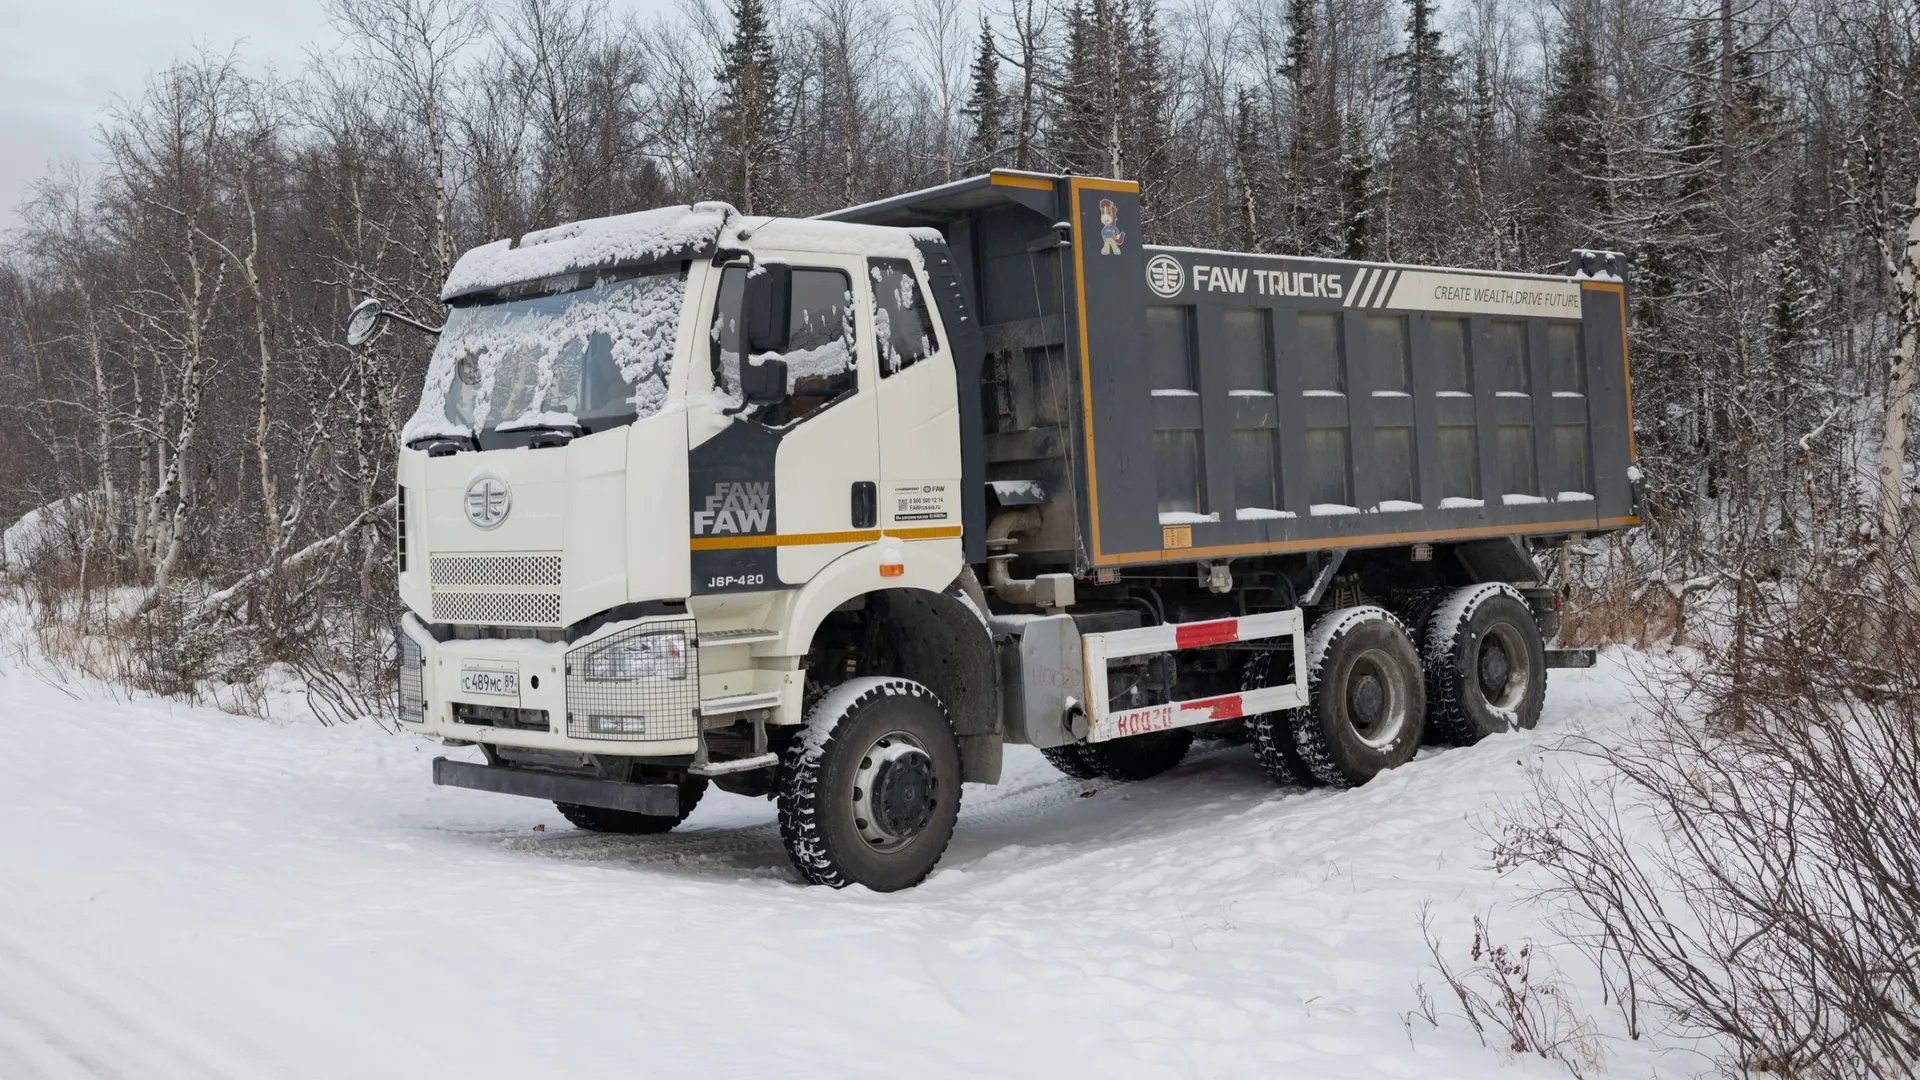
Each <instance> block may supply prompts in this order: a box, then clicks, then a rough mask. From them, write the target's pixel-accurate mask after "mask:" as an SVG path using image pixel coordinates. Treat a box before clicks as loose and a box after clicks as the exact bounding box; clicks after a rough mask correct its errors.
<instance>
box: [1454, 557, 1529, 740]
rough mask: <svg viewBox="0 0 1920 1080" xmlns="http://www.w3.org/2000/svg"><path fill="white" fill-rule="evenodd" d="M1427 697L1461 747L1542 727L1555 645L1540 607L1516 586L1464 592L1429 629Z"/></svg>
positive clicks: (1498, 585) (1472, 588)
mask: <svg viewBox="0 0 1920 1080" xmlns="http://www.w3.org/2000/svg"><path fill="white" fill-rule="evenodd" d="M1426 637H1427V642H1426V648H1425V650H1424V654H1425V655H1424V659H1425V662H1426V682H1427V697H1428V700H1429V701H1430V702H1431V703H1432V706H1431V711H1432V719H1431V721H1430V722H1431V723H1432V724H1433V725H1434V729H1435V733H1436V734H1437V735H1438V736H1439V737H1440V738H1441V739H1443V740H1445V741H1447V742H1450V743H1454V744H1456V745H1460V746H1467V745H1471V744H1473V743H1476V742H1479V741H1480V740H1481V739H1483V738H1486V737H1487V736H1488V735H1493V734H1497V733H1499V732H1502V731H1512V730H1514V729H1516V728H1530V727H1533V726H1534V725H1535V724H1537V723H1539V722H1540V707H1541V705H1542V704H1543V703H1544V702H1545V701H1546V696H1547V647H1546V644H1545V643H1544V642H1543V641H1541V639H1540V627H1539V625H1538V624H1536V623H1535V622H1534V621H1533V609H1532V608H1531V607H1530V606H1529V605H1528V604H1527V600H1526V597H1524V596H1522V595H1520V591H1519V590H1518V589H1515V588H1514V587H1513V586H1511V585H1506V584H1501V583H1498V582H1494V583H1489V584H1486V585H1474V586H1470V587H1468V588H1465V589H1460V590H1458V591H1456V592H1454V593H1453V594H1452V595H1450V596H1449V597H1447V599H1446V600H1445V601H1444V602H1442V603H1441V604H1440V606H1439V607H1437V608H1435V609H1434V612H1433V616H1432V618H1431V620H1430V621H1429V622H1428V624H1427V635H1426Z"/></svg>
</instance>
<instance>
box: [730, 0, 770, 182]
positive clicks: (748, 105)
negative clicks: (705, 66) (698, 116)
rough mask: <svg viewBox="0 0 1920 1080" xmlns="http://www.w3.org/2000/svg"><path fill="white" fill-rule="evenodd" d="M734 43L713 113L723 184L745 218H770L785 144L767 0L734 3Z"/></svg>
mask: <svg viewBox="0 0 1920 1080" xmlns="http://www.w3.org/2000/svg"><path fill="white" fill-rule="evenodd" d="M729 10H730V11H731V12H732V13H733V37H732V39H731V40H730V41H729V42H728V43H727V47H726V52H725V54H724V64H723V66H722V67H721V69H720V72H719V79H720V93H721V100H720V107H719V109H718V110H717V111H716V113H715V128H716V134H717V136H718V146H717V147H716V153H715V157H716V159H717V160H718V162H719V163H720V184H721V189H722V190H723V191H724V192H725V194H726V196H727V197H728V198H729V199H731V200H733V203H734V205H735V206H737V207H738V208H739V209H740V212H741V213H744V214H756V213H758V214H764V213H769V212H772V211H773V210H774V209H775V207H776V204H777V200H776V198H775V197H774V195H773V184H774V181H775V176H776V173H775V169H774V164H775V162H774V160H773V158H774V155H775V153H776V151H777V150H778V148H779V146H780V144H781V131H780V126H781V125H780V122H779V121H780V118H779V105H780V102H779V94H780V73H779V67H778V61H777V59H776V57H775V53H774V41H773V31H772V27H771V26H770V25H769V20H768V13H767V5H766V0H735V3H734V4H733V6H732V7H731V8H729Z"/></svg>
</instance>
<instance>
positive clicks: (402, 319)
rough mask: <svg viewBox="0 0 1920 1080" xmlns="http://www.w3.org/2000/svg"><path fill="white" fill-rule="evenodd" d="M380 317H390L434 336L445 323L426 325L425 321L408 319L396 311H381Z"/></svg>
mask: <svg viewBox="0 0 1920 1080" xmlns="http://www.w3.org/2000/svg"><path fill="white" fill-rule="evenodd" d="M380 317H381V318H383V319H392V320H394V321H395V322H403V323H406V324H407V325H408V326H411V327H413V328H414V329H415V330H419V331H421V332H422V333H427V334H432V335H433V336H434V337H439V336H440V331H442V330H445V329H446V324H445V323H442V324H440V325H439V326H428V325H427V324H426V323H423V322H420V321H418V320H415V319H409V318H407V317H406V316H405V315H402V314H400V313H399V312H397V311H382V312H381V313H380Z"/></svg>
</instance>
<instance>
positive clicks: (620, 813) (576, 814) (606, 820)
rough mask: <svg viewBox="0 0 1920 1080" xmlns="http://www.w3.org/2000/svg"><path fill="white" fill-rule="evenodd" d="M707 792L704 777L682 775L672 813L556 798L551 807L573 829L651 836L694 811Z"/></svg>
mask: <svg viewBox="0 0 1920 1080" xmlns="http://www.w3.org/2000/svg"><path fill="white" fill-rule="evenodd" d="M706 793H707V781H706V779H705V778H704V777H699V776H686V777H682V778H681V780H680V812H679V813H678V814H675V815H674V816H672V817H664V816H658V815H654V814H636V813H634V812H633V811H631V810H609V809H607V808H606V807H604V806H581V805H579V804H578V803H564V802H557V803H554V804H553V808H554V809H555V810H558V811H560V816H561V817H563V818H566V819H567V821H569V822H570V823H572V825H573V827H574V828H576V829H585V830H587V831H588V832H603V833H625V834H628V835H633V836H653V835H657V834H659V833H663V832H672V831H673V829H674V827H675V826H676V825H679V824H680V823H681V822H683V821H685V820H687V815H688V814H691V813H693V808H694V807H696V806H699V805H700V796H702V795H705V794H706Z"/></svg>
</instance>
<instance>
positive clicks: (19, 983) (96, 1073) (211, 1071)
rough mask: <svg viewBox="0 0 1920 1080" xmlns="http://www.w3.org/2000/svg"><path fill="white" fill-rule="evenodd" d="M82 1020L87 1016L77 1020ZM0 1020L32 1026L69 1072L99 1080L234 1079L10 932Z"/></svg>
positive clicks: (2, 944)
mask: <svg viewBox="0 0 1920 1080" xmlns="http://www.w3.org/2000/svg"><path fill="white" fill-rule="evenodd" d="M80 1018H84V1022H76V1021H78V1020H79V1019H80ZM0 1020H9V1021H12V1022H13V1023H14V1024H15V1025H16V1026H18V1027H22V1028H25V1029H27V1030H28V1031H29V1032H30V1033H31V1034H33V1035H35V1036H37V1037H38V1039H39V1042H40V1044H41V1047H42V1048H43V1049H44V1050H46V1051H49V1052H51V1053H52V1054H53V1055H55V1060H57V1061H60V1062H61V1063H62V1064H66V1065H71V1066H73V1067H74V1068H75V1069H77V1070H79V1071H78V1072H72V1073H67V1075H79V1076H91V1077H98V1078H100V1080H122V1078H125V1080H146V1078H149V1077H176V1076H177V1077H181V1078H183V1080H223V1078H224V1080H236V1078H235V1077H234V1074H232V1073H230V1072H227V1071H226V1070H225V1069H224V1068H221V1067H220V1066H218V1065H216V1064H214V1063H212V1062H209V1061H208V1060H206V1059H205V1058H204V1057H201V1056H200V1055H198V1054H194V1053H192V1052H191V1051H188V1050H186V1049H184V1048H182V1047H180V1046H179V1045H177V1044H175V1043H172V1042H170V1041H168V1040H167V1039H166V1038H163V1037H162V1036H161V1035H160V1034H159V1033H158V1032H156V1031H155V1030H154V1028H153V1026H152V1025H150V1024H146V1023H143V1022H141V1021H139V1020H137V1019H135V1018H133V1017H132V1016H130V1015H129V1014H128V1013H126V1012H125V1011H123V1010H122V1009H120V1008H118V1007H117V1006H116V1005H115V1004H113V1003H112V1002H110V1001H108V1000H107V999H106V997H105V996H103V995H101V994H99V993H97V992H95V991H94V990H93V989H91V988H89V987H87V986H86V985H84V984H83V983H82V982H81V981H80V980H78V979H74V978H70V977H67V976H65V975H63V974H62V973H61V972H60V971H59V970H57V969H56V968H55V966H54V965H53V964H51V963H50V962H48V961H46V960H44V959H41V958H38V957H35V956H32V955H30V954H29V953H28V952H26V951H25V950H24V949H22V948H20V947H18V946H16V945H14V944H13V943H11V942H9V941H8V940H7V939H5V938H0ZM74 1033H83V1034H74ZM82 1037H84V1038H86V1039H88V1040H89V1041H90V1042H91V1045H82V1044H81V1043H80V1042H79V1041H78V1039H79V1038H82ZM113 1061H118V1062H120V1063H121V1064H120V1065H119V1066H116V1065H114V1064H112V1063H111V1062H113ZM47 1075H49V1076H55V1077H57V1076H60V1075H62V1074H61V1073H58V1072H54V1073H49V1074H47Z"/></svg>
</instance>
